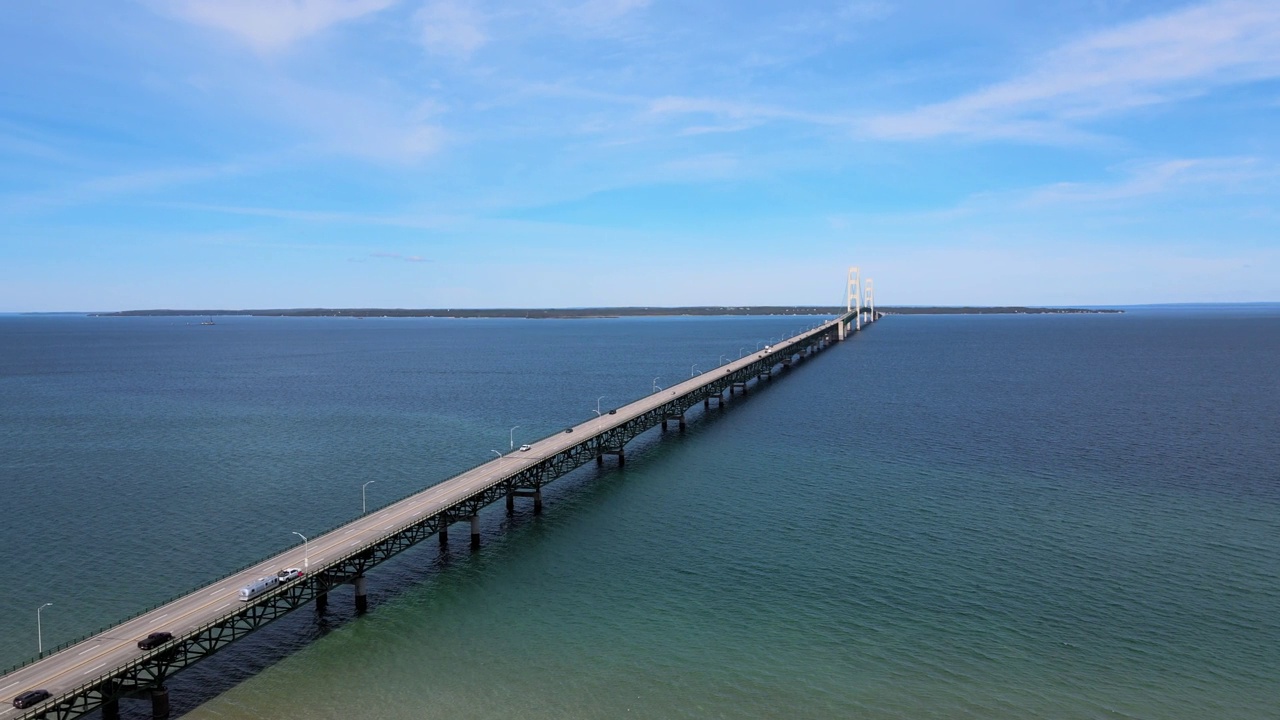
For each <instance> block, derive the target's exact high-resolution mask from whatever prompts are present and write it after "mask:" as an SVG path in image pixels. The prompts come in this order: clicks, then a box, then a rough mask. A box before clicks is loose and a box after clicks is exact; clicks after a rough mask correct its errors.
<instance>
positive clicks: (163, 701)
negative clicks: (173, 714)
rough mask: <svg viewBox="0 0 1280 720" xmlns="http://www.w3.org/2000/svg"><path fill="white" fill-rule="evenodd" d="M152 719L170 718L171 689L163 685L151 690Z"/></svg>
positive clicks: (162, 719)
mask: <svg viewBox="0 0 1280 720" xmlns="http://www.w3.org/2000/svg"><path fill="white" fill-rule="evenodd" d="M151 717H153V718H155V720H164V718H167V717H169V688H167V687H165V686H163V685H161V686H160V687H158V688H152V690H151Z"/></svg>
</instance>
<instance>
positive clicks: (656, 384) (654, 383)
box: [653, 376, 662, 392]
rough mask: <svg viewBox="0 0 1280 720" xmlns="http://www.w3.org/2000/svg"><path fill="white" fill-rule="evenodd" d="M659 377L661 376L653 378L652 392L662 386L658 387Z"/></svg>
mask: <svg viewBox="0 0 1280 720" xmlns="http://www.w3.org/2000/svg"><path fill="white" fill-rule="evenodd" d="M661 379H662V377H661V376H659V377H656V378H654V379H653V391H654V392H658V391H659V390H661V389H662V388H660V387H658V381H659V380H661Z"/></svg>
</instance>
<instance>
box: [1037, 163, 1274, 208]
mask: <svg viewBox="0 0 1280 720" xmlns="http://www.w3.org/2000/svg"><path fill="white" fill-rule="evenodd" d="M1275 175H1276V171H1275V170H1274V169H1268V168H1267V167H1265V166H1264V165H1263V164H1262V163H1261V162H1259V161H1258V159H1257V158H1249V157H1228V158H1184V159H1178V160H1165V161H1162V162H1149V163H1143V164H1139V165H1135V166H1132V167H1131V168H1129V174H1128V177H1126V178H1124V179H1123V180H1121V181H1119V182H1113V183H1100V184H1099V183H1094V184H1088V183H1057V184H1055V185H1050V186H1048V187H1044V188H1040V189H1037V190H1035V191H1033V192H1031V193H1030V195H1029V196H1028V199H1027V204H1029V205H1047V204H1056V203H1080V202H1107V201H1112V200H1126V199H1130V198H1137V197H1144V196H1150V195H1159V194H1164V193H1172V192H1177V191H1180V190H1185V189H1187V188H1204V187H1205V186H1214V187H1219V188H1236V187H1241V186H1246V187H1252V186H1253V184H1254V183H1255V182H1256V181H1258V180H1260V179H1263V178H1266V177H1269V176H1270V177H1274V176H1275Z"/></svg>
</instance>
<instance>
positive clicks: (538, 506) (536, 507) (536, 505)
mask: <svg viewBox="0 0 1280 720" xmlns="http://www.w3.org/2000/svg"><path fill="white" fill-rule="evenodd" d="M540 512H542V488H540V487H539V488H537V489H535V490H534V491H533V514H534V515H537V514H538V513H540Z"/></svg>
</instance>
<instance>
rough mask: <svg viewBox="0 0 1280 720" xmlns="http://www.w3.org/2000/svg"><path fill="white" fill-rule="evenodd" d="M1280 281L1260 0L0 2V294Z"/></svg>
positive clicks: (1053, 292)
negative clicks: (849, 274)
mask: <svg viewBox="0 0 1280 720" xmlns="http://www.w3.org/2000/svg"><path fill="white" fill-rule="evenodd" d="M850 265H859V266H860V267H861V268H862V271H863V275H864V277H871V278H873V279H874V281H875V287H876V300H877V304H881V305H891V304H917V305H918V304H935V303H936V304H948V305H957V304H1027V305H1077V304H1087V305H1105V304H1133V303H1158V302H1248V301H1277V300H1280V3H1277V2H1276V1H1275V0H1259V1H1251V0H1239V1H1221V2H1192V3H1185V2H1181V3H1180V2H1144V1H1132V2H1126V1H1123V0H1079V1H1073V0H1062V1H1060V2H1053V3H1027V2H1023V1H1020V0H1018V1H1014V0H1010V1H1007V2H1006V1H995V0H970V1H964V2H955V3H937V2H895V1H891V0H886V1H883V2H881V1H878V0H873V1H869V2H816V1H815V2H798V1H797V2H785V3H782V2H752V1H749V0H735V1H732V2H720V1H716V0H708V1H706V2H693V3H690V2H681V3H674V2H667V1H665V0H526V1H524V2H519V3H494V2H482V1H477V2H463V1H461V0H428V1H426V2H424V1H423V0H399V1H396V0H291V1H289V0H276V1H272V0H141V1H137V2H127V1H121V2H111V3H103V2H98V1H97V0H67V1H65V2H57V3H21V2H15V3H7V4H6V8H5V12H4V13H2V14H0V311H32V310H47V311H53V310H115V309H130V308H158V307H169V308H174V307H177V308H261V307H357V306H360V307H541V306H552V307H565V306H596V305H684V304H716V305H719V304H728V305H738V304H808V303H823V304H835V303H837V302H840V301H841V299H842V292H843V288H844V281H845V270H846V268H847V267H848V266H850Z"/></svg>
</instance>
